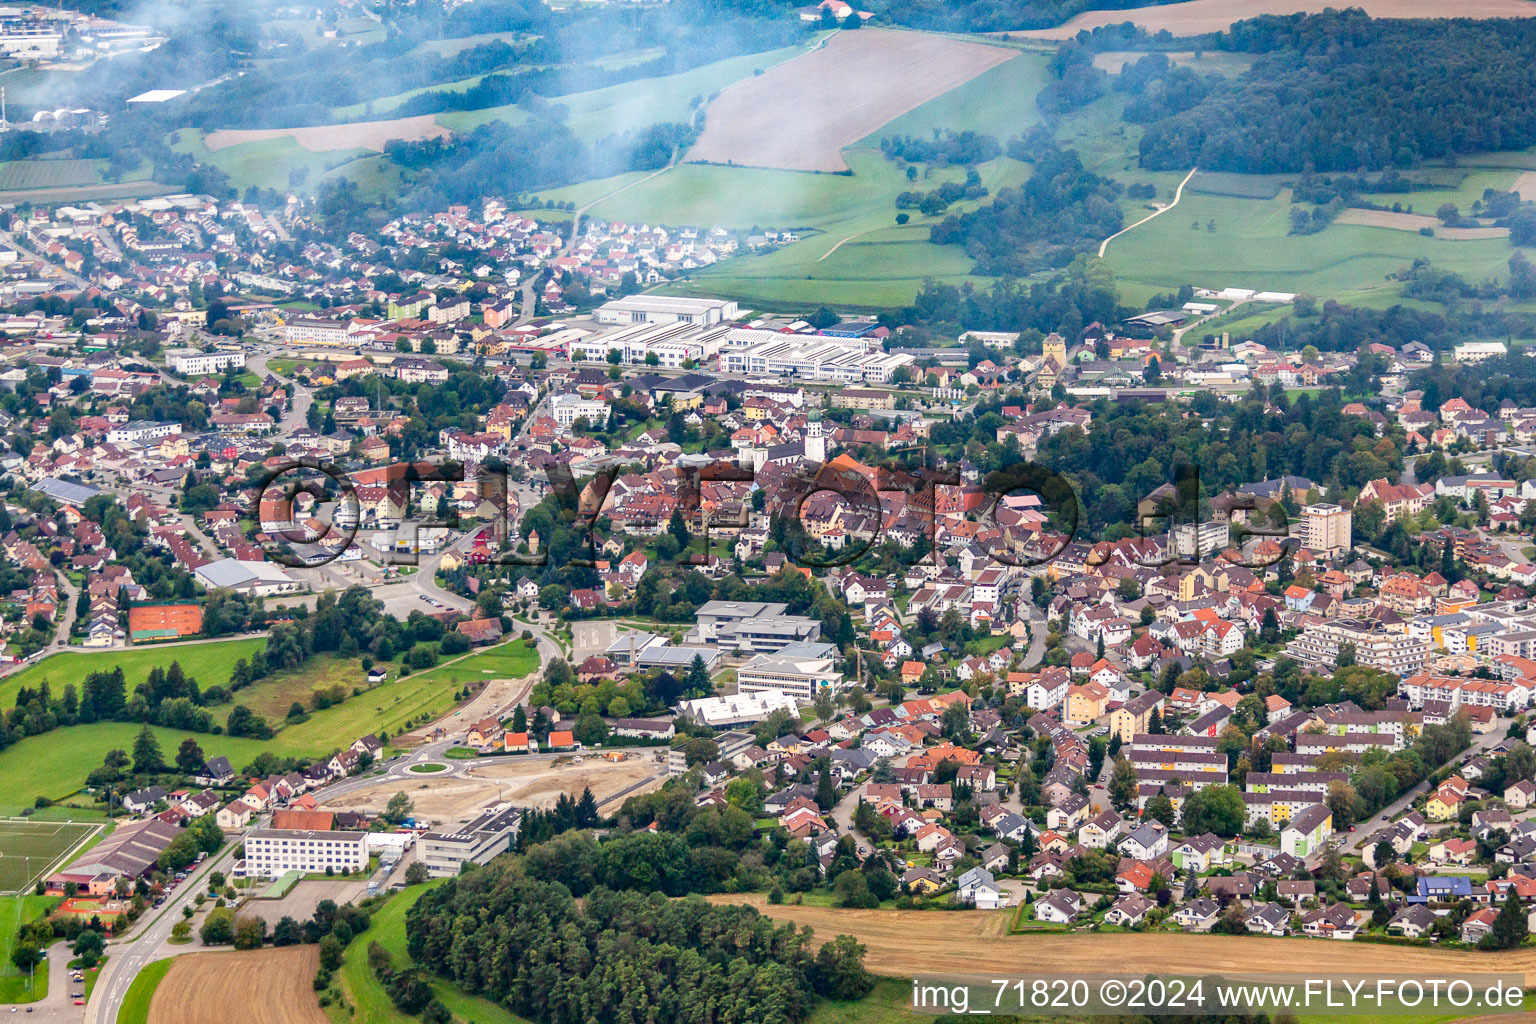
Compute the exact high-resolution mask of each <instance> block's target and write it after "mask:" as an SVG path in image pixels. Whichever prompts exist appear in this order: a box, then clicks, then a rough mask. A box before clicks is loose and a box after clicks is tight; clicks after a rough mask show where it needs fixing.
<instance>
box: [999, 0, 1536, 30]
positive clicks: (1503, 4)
mask: <svg viewBox="0 0 1536 1024" xmlns="http://www.w3.org/2000/svg"><path fill="white" fill-rule="evenodd" d="M1338 6H1339V5H1338V4H1337V3H1334V2H1329V0H1188V2H1186V3H1180V4H1165V5H1163V6H1156V7H1136V8H1132V9H1130V10H1106V11H1086V12H1084V13H1082V14H1079V15H1077V16H1076V17H1074V18H1072V19H1070V20H1068V21H1066V22H1064V23H1062V24H1060V25H1057V26H1056V27H1055V28H1042V29H1033V30H1030V31H1024V32H998V33H993V34H994V35H1005V36H1009V37H1011V38H1022V39H1053V40H1059V39H1071V38H1072V37H1073V36H1075V35H1077V34H1078V33H1079V32H1082V31H1084V30H1088V31H1092V30H1093V29H1096V28H1101V27H1103V26H1105V25H1120V24H1123V23H1125V22H1127V21H1129V22H1134V23H1135V24H1137V25H1139V26H1141V27H1142V28H1144V29H1146V30H1147V32H1149V33H1153V34H1155V33H1158V32H1161V31H1163V30H1165V29H1166V30H1167V31H1169V32H1171V33H1173V34H1174V35H1175V36H1193V35H1201V34H1203V33H1206V32H1222V31H1225V30H1226V28H1227V27H1228V26H1230V25H1232V24H1234V23H1235V22H1239V21H1242V20H1244V19H1245V18H1253V17H1257V16H1258V15H1260V14H1295V13H1297V12H1304V13H1307V14H1316V13H1318V12H1320V11H1324V10H1327V9H1328V8H1330V7H1335V8H1336V7H1338ZM1348 6H1350V7H1358V8H1360V9H1361V10H1363V11H1365V12H1366V13H1367V14H1369V15H1371V16H1372V17H1377V18H1444V17H1446V16H1447V8H1446V5H1445V4H1444V3H1442V2H1440V0H1353V2H1352V3H1350V4H1349V5H1348ZM1454 15H1455V17H1458V18H1528V17H1530V15H1531V5H1530V3H1529V2H1528V0H1465V2H1463V3H1459V4H1457V5H1456V6H1455V8H1454Z"/></svg>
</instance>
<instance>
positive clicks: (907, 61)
mask: <svg viewBox="0 0 1536 1024" xmlns="http://www.w3.org/2000/svg"><path fill="white" fill-rule="evenodd" d="M1017 55H1018V54H1017V53H1016V52H1015V51H1013V50H1007V49H1003V48H1001V47H997V46H989V45H986V44H983V43H966V42H961V41H959V40H955V39H946V38H944V37H943V36H935V35H927V34H925V33H922V32H896V31H890V30H882V29H864V30H860V31H858V32H839V33H837V34H836V35H834V36H832V38H831V39H829V40H828V41H827V43H826V45H825V46H822V47H819V48H818V49H815V50H812V51H810V52H808V53H803V54H801V55H800V56H798V57H795V58H794V59H792V60H787V61H785V62H784V63H782V64H779V65H777V66H776V67H773V68H770V69H768V70H767V71H765V72H764V73H763V74H761V75H756V76H754V77H752V78H748V79H744V80H742V81H740V82H737V83H735V84H734V85H731V86H728V87H727V88H726V89H725V90H724V91H722V92H721V93H720V95H719V96H718V97H716V98H715V100H714V101H713V102H711V103H710V104H709V106H708V108H706V110H705V112H704V132H703V134H701V135H700V136H699V140H698V142H696V143H694V146H693V148H692V149H691V150H689V151H688V156H687V159H689V160H703V161H709V162H711V163H720V164H726V163H734V164H739V165H742V166H746V167H772V168H779V169H785V170H795V171H842V170H847V168H848V165H847V164H846V163H844V162H843V157H842V149H843V147H844V146H846V145H848V144H849V143H851V142H856V141H858V140H859V139H862V138H863V137H864V136H866V135H868V134H869V133H871V132H873V131H876V130H877V129H878V128H879V127H880V126H881V125H883V124H886V123H888V122H890V121H891V120H893V119H894V118H896V117H898V116H900V115H902V114H905V113H906V112H907V111H909V110H911V109H912V108H913V107H917V106H921V105H922V104H924V103H926V102H928V101H929V100H931V99H933V98H934V97H935V96H940V95H943V94H944V93H946V92H948V91H949V90H951V89H953V88H955V87H956V86H958V85H962V84H964V83H965V82H968V81H970V80H971V79H972V78H975V77H976V76H977V75H979V74H981V73H982V72H983V71H987V70H989V69H991V68H994V67H996V66H997V65H999V64H1001V63H1003V62H1004V61H1007V60H1012V59H1013V58H1014V57H1016V56H1017Z"/></svg>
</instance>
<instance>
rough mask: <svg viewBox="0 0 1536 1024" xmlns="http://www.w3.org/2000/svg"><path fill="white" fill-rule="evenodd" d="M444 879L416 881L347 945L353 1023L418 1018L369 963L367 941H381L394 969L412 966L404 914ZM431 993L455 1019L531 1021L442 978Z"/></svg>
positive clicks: (490, 1023) (494, 1023)
mask: <svg viewBox="0 0 1536 1024" xmlns="http://www.w3.org/2000/svg"><path fill="white" fill-rule="evenodd" d="M442 884H443V883H442V882H441V881H435V882H428V883H426V884H425V885H413V886H411V887H410V888H408V889H406V890H405V891H403V892H401V893H400V894H399V895H397V896H395V897H393V898H392V899H390V901H389V902H388V903H386V904H385V905H384V906H383V907H382V908H380V909H379V910H378V911H376V912H375V913H374V914H373V917H372V920H371V923H370V924H369V927H368V930H367V931H365V932H363V933H362V934H360V935H358V936H357V937H356V938H354V939H353V940H352V941H351V942H350V943H349V944H348V945H347V951H346V959H345V960H343V962H342V965H341V970H340V971H338V972H337V977H338V978H340V980H341V986H342V990H343V991H344V992H345V993H346V996H347V1002H348V1003H350V1004H351V1005H352V1006H353V1007H354V1012H353V1015H352V1022H353V1024H414V1021H415V1018H414V1017H407V1016H406V1015H405V1014H403V1013H401V1012H400V1011H399V1010H398V1009H397V1008H396V1007H395V1004H394V1002H393V1001H392V1000H391V999H390V998H389V994H388V993H386V992H385V991H384V986H383V985H381V984H380V983H379V980H378V978H377V977H376V976H375V975H374V973H373V971H372V970H371V969H370V968H369V966H368V944H369V943H370V942H377V943H378V944H379V945H381V946H383V947H384V948H385V949H387V950H388V951H389V954H390V957H391V958H392V959H393V960H394V964H395V969H396V970H400V969H402V968H405V967H407V966H409V965H410V962H411V960H410V955H409V954H408V953H407V952H406V950H405V915H406V912H407V911H408V910H410V909H411V907H413V906H414V905H415V904H416V901H417V900H419V899H420V898H421V897H422V895H423V894H424V893H426V892H427V891H429V890H431V889H435V888H437V887H438V886H439V885H442ZM432 993H433V994H434V995H435V996H437V998H439V999H441V1000H442V1001H443V1004H444V1005H445V1006H447V1007H448V1009H449V1010H450V1011H452V1013H453V1016H454V1019H455V1020H460V1021H468V1020H472V1021H476V1022H477V1024H528V1022H527V1021H526V1020H525V1019H524V1018H522V1017H519V1016H518V1015H517V1014H515V1013H513V1012H512V1011H511V1010H508V1009H506V1008H505V1007H503V1006H500V1005H498V1004H496V1003H493V1002H491V1001H490V1000H489V999H482V998H480V997H479V996H473V995H470V994H469V993H468V992H465V991H464V990H463V989H461V988H459V987H458V986H457V985H454V984H452V983H450V982H447V981H443V980H441V979H435V980H433V981H432Z"/></svg>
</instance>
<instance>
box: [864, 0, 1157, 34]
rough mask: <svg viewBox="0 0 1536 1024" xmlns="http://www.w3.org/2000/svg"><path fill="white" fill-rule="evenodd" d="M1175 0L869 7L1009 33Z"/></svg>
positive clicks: (985, 0)
mask: <svg viewBox="0 0 1536 1024" xmlns="http://www.w3.org/2000/svg"><path fill="white" fill-rule="evenodd" d="M1174 2H1176V0H1001V2H999V0H965V2H962V0H955V2H953V3H944V4H935V3H925V2H923V0H886V2H879V3H874V4H871V5H870V7H871V8H872V9H873V10H874V11H875V12H876V13H878V14H879V15H880V16H881V17H882V18H884V19H886V20H887V21H891V22H894V23H896V24H898V25H906V26H907V27H909V28H923V29H932V30H934V31H937V32H1007V31H1010V30H1013V31H1018V30H1022V29H1032V28H1051V27H1053V26H1055V25H1060V24H1061V23H1062V22H1064V21H1067V20H1069V19H1070V18H1073V17H1075V16H1076V15H1079V14H1082V13H1083V12H1084V11H1119V10H1126V9H1128V8H1132V7H1148V6H1152V5H1154V4H1158V3H1174Z"/></svg>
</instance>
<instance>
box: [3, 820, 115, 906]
mask: <svg viewBox="0 0 1536 1024" xmlns="http://www.w3.org/2000/svg"><path fill="white" fill-rule="evenodd" d="M100 827H101V826H100V825H97V824H81V823H78V822H66V821H27V820H22V819H12V818H0V892H7V893H21V892H25V891H26V890H28V889H29V888H31V886H32V883H33V882H34V881H36V880H37V879H38V878H41V877H42V876H43V875H44V874H46V873H47V872H48V869H49V868H51V867H53V866H54V865H55V864H57V863H58V862H59V861H60V860H61V859H63V857H64V855H65V854H67V853H69V852H70V851H71V850H73V849H74V848H75V847H77V846H79V845H80V844H81V843H82V842H84V841H85V840H86V839H87V838H89V837H90V836H91V835H92V834H93V833H95V832H96V831H97V830H98V829H99V828H100Z"/></svg>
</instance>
